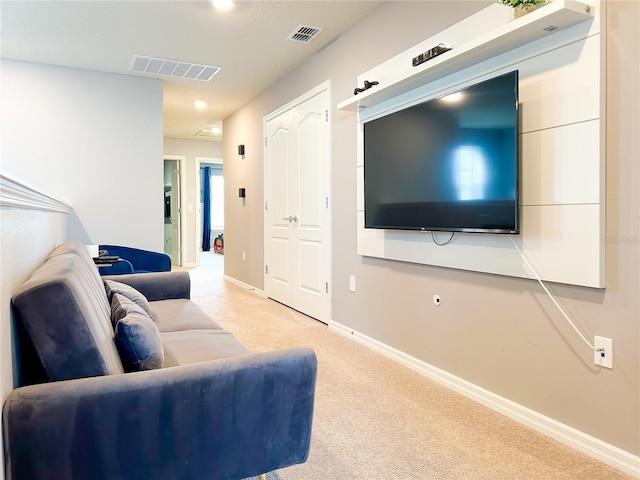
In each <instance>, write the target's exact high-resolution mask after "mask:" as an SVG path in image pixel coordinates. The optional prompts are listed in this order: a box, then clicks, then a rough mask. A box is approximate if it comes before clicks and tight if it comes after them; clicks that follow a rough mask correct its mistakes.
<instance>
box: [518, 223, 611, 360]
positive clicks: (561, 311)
mask: <svg viewBox="0 0 640 480" xmlns="http://www.w3.org/2000/svg"><path fill="white" fill-rule="evenodd" d="M509 240H511V243H512V244H513V246H514V247H515V249H516V251H517V252H518V254H519V255H520V256H521V257H522V260H523V261H524V263H525V265H526V266H527V267H528V268H529V270H530V271H531V273H533V276H534V277H535V278H536V280H538V283H539V284H540V286H541V287H542V289H543V290H544V291H545V292H546V293H547V295H548V296H549V298H550V299H551V301H552V302H553V304H554V305H555V306H556V307H557V308H558V310H560V313H562V315H563V316H564V318H566V320H567V322H569V325H571V326H572V327H573V329H574V330H575V331H576V333H577V334H578V335H580V338H581V339H582V341H583V342H584V343H586V344H587V345H589V348H591V350H594V351H596V352H600V351H602V350H603V349H602V348H597V347H595V346H594V345H591V343H590V342H589V341H588V340H587V339H586V338H585V336H584V335H583V334H582V332H581V331H580V330H578V327H576V326H575V324H574V323H573V322H572V321H571V319H570V318H569V316H568V315H567V314H566V313H565V311H564V310H563V309H562V307H561V306H560V305H559V304H558V302H556V299H555V298H553V295H551V292H549V290H548V289H547V287H546V285H545V284H544V283H543V282H542V280H541V279H540V276H539V275H538V272H536V270H535V268H533V267H532V266H531V264H530V263H529V260H527V257H525V255H524V253H522V252H521V251H520V249H519V248H518V245H516V242H514V241H513V237H512V236H511V235H509Z"/></svg>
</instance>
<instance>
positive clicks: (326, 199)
mask: <svg viewBox="0 0 640 480" xmlns="http://www.w3.org/2000/svg"><path fill="white" fill-rule="evenodd" d="M324 206H325V208H329V197H324Z"/></svg>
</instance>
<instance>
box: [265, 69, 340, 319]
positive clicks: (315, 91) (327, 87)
mask: <svg viewBox="0 0 640 480" xmlns="http://www.w3.org/2000/svg"><path fill="white" fill-rule="evenodd" d="M324 91H326V92H327V96H328V101H327V105H328V107H327V108H328V110H327V115H328V118H327V121H328V122H329V126H328V129H327V142H328V150H327V162H328V163H329V165H327V170H328V173H327V185H326V195H327V199H328V202H329V203H328V205H329V208H328V209H327V210H328V211H327V226H326V227H327V230H328V232H327V238H328V242H327V251H326V254H327V262H328V272H327V279H328V283H329V288H328V293H327V302H328V312H327V317H328V318H319V319H318V320H319V321H321V322H322V323H326V324H327V325H328V324H329V323H330V322H331V312H332V305H333V261H332V258H333V244H332V235H331V232H332V228H331V227H332V215H331V212H332V205H333V204H332V203H331V202H332V200H333V197H332V190H331V188H332V185H333V184H332V181H331V174H332V168H331V167H332V164H333V131H332V120H333V108H332V105H333V100H332V96H331V80H330V79H329V80H325V81H324V82H322V83H320V84H319V85H317V86H316V87H314V88H312V89H310V90H308V91H307V92H305V93H303V94H302V95H300V96H298V97H296V98H295V99H293V100H291V101H290V102H288V103H286V104H285V105H282V106H281V107H279V108H277V109H276V110H274V111H272V112H270V113H269V114H267V115H265V116H264V117H263V118H262V137H263V138H264V139H265V141H266V137H267V123H268V122H269V121H270V120H272V119H274V118H276V117H278V116H280V115H282V114H283V113H285V112H287V111H289V110H291V109H293V108H295V107H297V106H298V105H300V104H302V103H305V102H306V101H307V100H310V99H311V98H313V97H315V96H317V95H319V94H320V93H322V92H324ZM262 171H263V173H262V182H263V183H262V188H263V192H264V195H265V196H264V197H263V200H264V201H263V205H262V208H263V213H264V211H265V210H264V209H265V206H266V202H268V201H269V199H268V198H266V193H267V192H268V186H267V173H268V172H267V151H266V149H263V154H262ZM267 237H268V226H267V225H266V216H265V217H263V239H262V249H263V251H262V258H263V259H266V252H265V249H266V248H267V241H268V238H267ZM265 264H266V261H265ZM263 275H264V280H263V285H264V290H265V292H266V285H267V278H266V276H267V273H266V271H265V266H264V265H263ZM302 313H305V312H302Z"/></svg>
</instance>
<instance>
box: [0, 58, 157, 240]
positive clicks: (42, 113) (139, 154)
mask: <svg viewBox="0 0 640 480" xmlns="http://www.w3.org/2000/svg"><path fill="white" fill-rule="evenodd" d="M1 88H2V130H3V131H2V150H1V153H2V155H1V158H2V164H1V165H2V169H3V170H4V171H6V172H8V173H10V174H11V175H14V176H16V177H17V178H20V179H23V180H26V181H28V182H29V183H30V184H31V185H33V186H35V187H36V188H38V189H41V190H43V191H45V192H48V193H49V194H50V195H52V196H54V197H56V198H59V199H61V200H62V201H64V202H65V203H68V204H69V205H71V206H72V207H73V212H72V213H71V215H70V218H69V221H70V223H69V238H70V239H77V240H80V241H82V242H85V243H91V244H99V243H110V244H121V245H129V246H133V247H139V248H147V249H150V250H156V251H162V248H163V244H164V240H163V224H164V216H163V209H162V205H163V204H162V201H163V200H162V198H163V161H162V82H161V81H160V80H155V79H148V78H140V77H130V76H126V75H114V74H108V73H101V72H93V71H88V70H80V69H73V68H64V67H54V66H46V65H37V64H30V63H25V62H16V61H10V60H3V61H2V87H1ZM134 204H135V205H136V208H135V209H132V208H131V205H134Z"/></svg>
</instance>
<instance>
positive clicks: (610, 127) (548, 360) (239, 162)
mask: <svg viewBox="0 0 640 480" xmlns="http://www.w3.org/2000/svg"><path fill="white" fill-rule="evenodd" d="M490 3H491V2H475V1H471V2H465V1H460V2H455V8H452V5H454V2H385V3H384V4H382V5H381V6H380V7H378V8H377V9H376V10H374V11H373V12H372V13H371V14H370V15H369V16H368V17H366V18H365V19H363V20H362V21H360V22H359V23H357V24H356V25H354V26H353V27H352V28H351V29H350V30H349V31H348V32H346V33H345V34H343V35H342V36H341V37H339V38H338V39H337V40H336V41H334V42H333V43H332V44H331V45H329V46H328V47H326V48H325V49H323V50H322V51H320V52H319V53H317V54H316V55H314V56H313V57H312V58H311V59H310V60H308V61H307V62H306V63H305V64H303V65H302V66H300V67H299V68H297V69H296V70H294V71H292V72H291V73H289V74H288V75H286V76H285V77H283V78H282V79H280V80H279V81H278V82H276V83H275V84H274V85H272V86H271V87H270V88H268V89H267V90H265V91H264V92H263V93H262V94H261V95H259V96H258V97H257V98H256V99H254V100H253V101H252V102H250V103H249V104H248V105H246V106H245V107H243V108H242V109H240V110H239V111H238V112H236V113H235V114H233V115H231V116H230V117H228V118H227V119H226V120H225V122H224V131H225V140H224V143H223V153H224V157H225V159H226V161H225V182H226V185H227V192H228V193H227V198H226V199H225V200H226V202H225V203H226V209H227V210H226V218H227V224H226V226H225V239H226V242H225V274H226V275H228V276H230V277H232V278H234V279H237V280H239V281H241V282H244V283H246V284H249V285H251V286H253V287H255V288H257V289H262V288H263V271H264V265H263V263H264V262H263V253H262V252H263V208H264V203H263V202H264V200H263V168H262V161H263V144H264V140H263V134H262V119H263V117H264V116H265V115H267V114H269V113H270V112H272V111H274V110H276V109H277V108H278V107H280V106H281V105H284V104H286V103H287V102H289V101H290V100H292V99H294V98H296V97H298V96H299V95H301V94H303V93H304V92H306V91H308V90H310V89H311V88H313V87H315V86H316V85H318V84H320V83H322V82H324V81H326V80H328V79H330V80H331V82H332V94H333V99H332V103H333V109H332V111H331V112H330V115H331V122H332V143H333V145H332V187H331V190H332V196H331V208H332V220H333V225H332V259H333V260H332V262H333V263H332V285H331V292H332V321H333V322H337V323H338V324H340V325H342V326H346V327H347V328H350V329H353V330H354V331H357V332H359V333H361V334H363V335H366V336H368V337H371V338H372V339H374V340H377V341H379V342H381V343H383V344H385V345H388V346H389V347H391V348H394V349H397V350H400V351H402V352H404V353H406V354H408V355H410V356H412V357H414V358H416V359H418V360H420V361H422V362H425V363H427V364H429V365H432V366H434V367H437V368H439V369H442V370H444V371H446V372H448V373H450V374H453V375H455V376H457V377H459V378H461V379H463V380H466V381H468V382H471V383H472V384H474V385H477V386H479V387H481V388H484V389H486V390H488V391H490V392H493V393H495V394H497V395H500V396H502V397H504V398H506V399H509V400H512V401H513V402H516V403H518V404H520V405H522V406H524V407H526V408H529V409H531V410H533V411H535V412H538V413H540V414H542V415H544V416H546V417H549V418H551V419H554V420H557V421H558V422H561V423H562V424H565V425H568V426H570V427H573V428H575V429H577V430H579V431H581V432H584V433H586V434H588V435H591V436H593V437H596V438H598V439H600V440H602V441H604V442H606V443H608V444H610V445H613V446H615V447H619V448H621V449H622V450H624V451H626V452H629V453H631V454H633V455H639V454H640V434H639V426H640V398H639V397H640V305H639V298H640V295H639V293H638V292H640V278H639V272H640V256H639V247H640V232H639V230H640V220H639V215H638V211H640V210H639V207H640V201H639V197H638V190H639V189H638V185H639V184H640V182H639V167H638V165H639V162H638V158H640V146H639V143H638V130H637V127H638V124H639V122H640V118H639V117H640V114H639V110H640V100H639V97H638V89H637V85H638V84H639V82H640V78H639V75H638V69H639V58H640V51H639V45H640V40H639V34H638V29H637V20H638V18H639V17H640V3H639V2H627V1H608V2H607V29H606V31H607V84H608V90H607V119H606V121H607V152H606V157H607V160H606V162H607V168H606V170H607V173H606V190H607V198H606V205H607V211H606V215H607V218H606V224H607V226H606V239H605V241H606V250H607V253H606V265H607V272H606V277H607V288H606V289H602V290H600V289H591V288H584V287H572V286H566V285H560V284H551V285H549V287H550V289H551V291H552V292H553V293H554V294H555V296H556V298H557V300H558V301H559V303H560V304H561V305H562V306H563V307H564V308H565V310H566V311H567V313H568V314H569V315H570V316H571V317H572V318H573V320H574V321H575V323H576V324H577V326H578V328H580V329H581V330H582V331H583V332H584V333H585V335H586V336H587V338H590V339H591V340H592V339H593V336H594V335H599V336H604V337H609V338H612V339H613V341H614V369H613V370H608V369H602V368H600V367H596V366H594V364H593V352H592V351H591V350H590V349H589V348H588V347H587V346H586V345H585V344H584V343H582V341H581V340H580V338H579V337H578V336H577V335H576V333H575V332H574V331H573V329H572V328H571V327H570V326H569V325H568V324H567V322H566V321H565V320H564V318H563V317H562V316H561V314H560V313H559V312H558V311H557V310H556V309H555V307H554V306H553V304H552V303H551V301H550V300H549V298H548V297H546V295H545V294H544V293H543V292H542V290H541V288H540V286H539V285H538V284H537V283H536V282H535V281H531V280H526V279H517V278H511V277H503V276H499V275H491V274H482V273H474V272H464V271H458V270H452V269H447V268H442V267H431V266H424V265H416V264H411V263H405V262H398V261H390V260H382V259H374V258H367V257H362V256H358V255H357V254H356V213H355V210H356V209H355V205H356V161H355V155H356V115H355V113H351V112H342V111H337V110H336V109H335V104H337V103H338V102H340V101H342V100H344V99H346V98H347V97H349V96H350V95H351V94H352V92H353V89H354V87H355V86H356V84H355V81H356V77H357V75H359V74H360V73H362V72H364V71H366V70H368V69H370V68H372V67H373V66H375V65H377V64H379V63H381V62H383V61H385V60H387V59H388V58H390V57H392V56H393V55H395V54H397V53H399V52H401V51H404V50H406V49H407V48H409V47H411V46H412V45H415V44H416V43H418V42H420V41H422V40H424V39H425V38H428V37H430V36H431V35H434V34H435V33H437V32H439V31H441V30H443V29H444V28H446V27H447V26H450V25H452V24H453V23H456V22H457V21H459V20H461V19H463V18H465V17H467V16H468V15H470V14H472V13H475V12H476V11H478V10H480V9H482V8H484V7H486V6H487V5H489V4H490ZM372 80H375V79H372ZM238 144H244V145H245V146H246V158H245V159H241V158H240V157H238V156H237V145H238ZM239 187H246V188H247V198H246V202H240V201H238V200H239V199H238V198H237V196H236V197H235V198H234V196H233V192H236V191H237V189H238V188H239ZM243 250H245V251H246V252H247V258H246V261H244V262H243V260H242V251H243ZM350 275H354V276H355V277H356V285H357V290H356V292H350V291H349V276H350ZM434 294H438V295H439V296H440V298H441V300H442V301H441V304H440V306H438V307H435V306H434V305H433V303H432V300H431V299H432V296H433V295H434Z"/></svg>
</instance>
